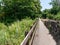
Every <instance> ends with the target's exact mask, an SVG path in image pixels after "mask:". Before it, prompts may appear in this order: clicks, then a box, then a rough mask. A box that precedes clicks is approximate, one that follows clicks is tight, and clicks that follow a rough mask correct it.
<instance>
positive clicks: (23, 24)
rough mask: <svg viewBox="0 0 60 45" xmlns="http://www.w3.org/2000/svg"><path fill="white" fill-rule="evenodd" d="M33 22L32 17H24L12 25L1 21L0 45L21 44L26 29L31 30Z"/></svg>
mask: <svg viewBox="0 0 60 45" xmlns="http://www.w3.org/2000/svg"><path fill="white" fill-rule="evenodd" d="M33 22H34V21H33V20H32V19H22V20H21V21H19V20H18V21H16V22H13V23H12V24H11V25H10V26H6V25H4V23H0V45H20V43H21V42H22V40H23V39H24V37H25V36H24V33H25V31H26V30H28V31H29V30H30V26H31V25H33Z"/></svg>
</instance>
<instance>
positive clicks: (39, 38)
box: [32, 20, 56, 45]
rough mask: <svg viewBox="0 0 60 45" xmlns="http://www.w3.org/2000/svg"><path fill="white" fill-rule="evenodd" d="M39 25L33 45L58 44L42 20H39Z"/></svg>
mask: <svg viewBox="0 0 60 45" xmlns="http://www.w3.org/2000/svg"><path fill="white" fill-rule="evenodd" d="M37 26H38V27H37V29H36V33H35V38H34V40H33V44H32V45H56V42H55V40H54V39H53V37H52V36H51V35H50V34H49V30H48V29H47V28H46V27H45V25H44V24H43V22H42V21H41V20H39V22H38V24H37Z"/></svg>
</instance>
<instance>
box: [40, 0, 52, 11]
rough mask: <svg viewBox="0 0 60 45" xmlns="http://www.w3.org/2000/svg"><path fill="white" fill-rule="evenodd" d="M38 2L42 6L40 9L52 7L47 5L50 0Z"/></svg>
mask: <svg viewBox="0 0 60 45" xmlns="http://www.w3.org/2000/svg"><path fill="white" fill-rule="evenodd" d="M40 2H41V6H42V9H41V10H45V9H50V8H52V5H49V3H50V2H51V0H40Z"/></svg>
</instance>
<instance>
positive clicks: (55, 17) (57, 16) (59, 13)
mask: <svg viewBox="0 0 60 45" xmlns="http://www.w3.org/2000/svg"><path fill="white" fill-rule="evenodd" d="M54 19H55V20H60V12H58V14H57V15H56V16H54Z"/></svg>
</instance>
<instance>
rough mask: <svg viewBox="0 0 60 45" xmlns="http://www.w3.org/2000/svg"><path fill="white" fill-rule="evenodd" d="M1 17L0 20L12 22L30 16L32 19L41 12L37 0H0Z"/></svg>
mask: <svg viewBox="0 0 60 45" xmlns="http://www.w3.org/2000/svg"><path fill="white" fill-rule="evenodd" d="M1 2H2V5H3V6H2V5H1V7H3V9H1V10H2V12H3V13H2V15H3V16H2V17H1V19H0V20H4V21H6V19H8V20H7V21H6V22H12V21H13V20H17V19H22V18H25V17H30V18H32V19H34V18H35V17H38V15H39V14H40V13H41V11H40V9H41V6H40V1H39V0H2V1H1Z"/></svg>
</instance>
